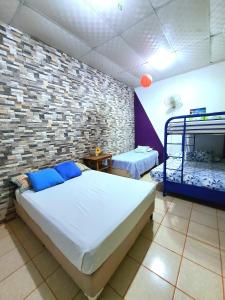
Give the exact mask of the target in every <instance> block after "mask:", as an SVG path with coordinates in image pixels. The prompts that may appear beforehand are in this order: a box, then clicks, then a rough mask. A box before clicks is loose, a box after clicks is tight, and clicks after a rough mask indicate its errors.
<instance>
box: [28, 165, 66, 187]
mask: <svg viewBox="0 0 225 300" xmlns="http://www.w3.org/2000/svg"><path fill="white" fill-rule="evenodd" d="M27 176H28V179H29V181H30V183H31V185H32V188H33V189H34V190H35V192H39V191H42V190H44V189H47V188H49V187H51V186H54V185H57V184H60V183H63V182H64V181H65V180H64V179H63V178H62V176H60V174H59V173H58V172H56V170H55V169H53V168H47V169H43V170H40V171H37V172H31V173H27Z"/></svg>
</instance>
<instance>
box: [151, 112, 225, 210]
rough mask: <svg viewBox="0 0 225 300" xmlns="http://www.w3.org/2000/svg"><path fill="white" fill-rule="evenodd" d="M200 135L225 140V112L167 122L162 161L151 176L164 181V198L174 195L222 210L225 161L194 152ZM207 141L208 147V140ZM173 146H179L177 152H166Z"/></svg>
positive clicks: (179, 118) (204, 152)
mask: <svg viewBox="0 0 225 300" xmlns="http://www.w3.org/2000/svg"><path fill="white" fill-rule="evenodd" d="M199 135H210V136H211V135H223V136H224V137H225V112H216V113H208V114H196V115H183V116H177V117H172V118H170V119H168V120H167V122H166V124H165V131H164V162H163V164H161V165H159V166H158V167H156V168H154V169H153V170H152V171H151V172H150V174H151V176H152V177H153V179H155V180H156V181H158V182H163V194H164V195H166V194H168V193H175V194H179V195H184V196H187V197H192V198H196V199H199V200H202V201H204V202H205V203H208V204H212V203H213V204H217V205H219V206H222V207H225V160H224V159H220V160H219V159H216V160H213V158H212V153H210V152H207V151H200V150H199V149H198V150H197V149H196V139H197V137H198V136H199ZM175 136H176V138H175ZM173 137H174V138H173ZM178 137H180V141H179V142H177V140H178ZM223 141H224V139H223ZM208 142H209V144H210V139H209V141H208ZM175 146H178V147H180V149H179V150H180V151H178V152H175V151H171V152H170V151H168V149H169V148H170V147H175ZM221 147H222V145H221ZM223 147H224V145H223ZM170 149H171V148H170ZM224 151H225V149H224ZM223 154H224V153H223ZM210 155H211V157H210Z"/></svg>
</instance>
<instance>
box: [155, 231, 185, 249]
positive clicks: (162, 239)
mask: <svg viewBox="0 0 225 300" xmlns="http://www.w3.org/2000/svg"><path fill="white" fill-rule="evenodd" d="M154 241H155V242H157V243H159V244H160V245H162V246H164V247H166V248H168V249H170V250H172V251H174V252H176V253H178V254H182V252H183V248H184V242H185V235H183V234H181V233H179V232H177V231H174V230H173V229H170V228H167V227H164V226H160V228H159V230H158V231H157V234H156V236H155V238H154Z"/></svg>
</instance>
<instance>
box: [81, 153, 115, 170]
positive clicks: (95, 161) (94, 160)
mask: <svg viewBox="0 0 225 300" xmlns="http://www.w3.org/2000/svg"><path fill="white" fill-rule="evenodd" d="M83 160H84V163H85V164H86V165H87V166H88V167H90V168H92V169H94V170H96V171H109V172H110V173H111V169H112V154H111V153H102V154H99V155H98V156H96V155H90V156H86V157H84V158H83ZM103 161H106V164H102V162H103Z"/></svg>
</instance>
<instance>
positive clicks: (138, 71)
mask: <svg viewBox="0 0 225 300" xmlns="http://www.w3.org/2000/svg"><path fill="white" fill-rule="evenodd" d="M128 71H129V72H130V73H131V74H132V75H134V76H135V77H138V78H139V80H140V79H141V76H142V75H144V74H149V75H151V76H152V78H153V81H155V80H159V79H160V77H159V76H158V74H157V71H156V70H154V69H153V68H152V67H151V66H150V64H149V63H144V64H142V65H139V66H136V67H134V68H132V69H129V70H128Z"/></svg>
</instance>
